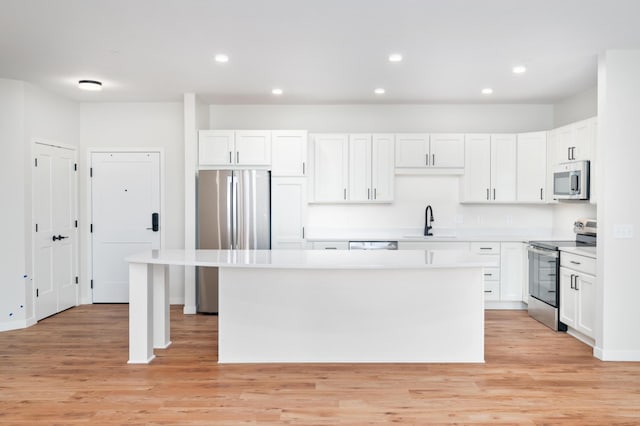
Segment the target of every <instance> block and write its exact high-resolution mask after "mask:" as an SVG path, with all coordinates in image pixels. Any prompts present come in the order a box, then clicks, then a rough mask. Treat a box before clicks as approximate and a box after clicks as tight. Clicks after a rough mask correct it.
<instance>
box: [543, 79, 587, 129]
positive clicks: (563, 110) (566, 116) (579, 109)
mask: <svg viewBox="0 0 640 426" xmlns="http://www.w3.org/2000/svg"><path fill="white" fill-rule="evenodd" d="M596 115H598V88H597V87H591V88H589V89H588V90H585V91H584V92H581V93H578V94H576V95H574V96H571V97H570V98H567V99H564V100H562V101H561V102H558V103H556V104H555V105H554V106H553V126H554V127H560V126H564V125H565V124H569V123H573V122H576V121H580V120H584V119H586V118H591V117H595V116H596Z"/></svg>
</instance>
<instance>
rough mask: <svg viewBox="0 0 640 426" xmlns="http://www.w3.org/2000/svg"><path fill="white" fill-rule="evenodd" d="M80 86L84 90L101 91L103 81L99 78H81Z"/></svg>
mask: <svg viewBox="0 0 640 426" xmlns="http://www.w3.org/2000/svg"><path fill="white" fill-rule="evenodd" d="M78 87H79V88H80V89H82V90H91V91H94V92H96V91H99V90H102V83H101V82H99V81H97V80H80V81H78Z"/></svg>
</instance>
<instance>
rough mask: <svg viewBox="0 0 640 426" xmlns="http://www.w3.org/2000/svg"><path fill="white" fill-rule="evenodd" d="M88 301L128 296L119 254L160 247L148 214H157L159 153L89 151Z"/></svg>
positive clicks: (118, 300) (119, 299) (118, 299)
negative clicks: (90, 275) (90, 279)
mask: <svg viewBox="0 0 640 426" xmlns="http://www.w3.org/2000/svg"><path fill="white" fill-rule="evenodd" d="M91 168H92V177H91V212H92V213H91V214H92V219H91V226H92V234H91V235H92V256H93V259H92V267H93V268H92V269H93V302H94V303H126V302H128V301H129V269H128V265H127V263H126V262H125V260H124V259H125V258H126V257H127V256H128V255H130V254H133V253H137V252H141V251H144V250H150V249H159V248H160V229H159V219H158V228H157V229H156V230H154V229H153V226H152V225H153V223H152V215H153V214H154V213H156V214H158V215H159V214H160V213H161V212H160V154H159V153H158V152H110V153H92V155H91Z"/></svg>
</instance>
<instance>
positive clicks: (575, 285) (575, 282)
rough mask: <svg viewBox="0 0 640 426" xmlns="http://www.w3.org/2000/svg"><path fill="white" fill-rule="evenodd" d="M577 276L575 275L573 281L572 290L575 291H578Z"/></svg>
mask: <svg viewBox="0 0 640 426" xmlns="http://www.w3.org/2000/svg"><path fill="white" fill-rule="evenodd" d="M578 276H579V275H576V277H575V278H574V279H573V288H575V289H576V291H580V289H579V288H578Z"/></svg>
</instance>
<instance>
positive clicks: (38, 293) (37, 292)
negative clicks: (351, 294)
mask: <svg viewBox="0 0 640 426" xmlns="http://www.w3.org/2000/svg"><path fill="white" fill-rule="evenodd" d="M36 297H40V289H38V288H36Z"/></svg>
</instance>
